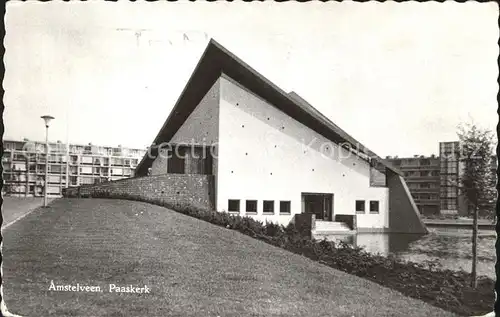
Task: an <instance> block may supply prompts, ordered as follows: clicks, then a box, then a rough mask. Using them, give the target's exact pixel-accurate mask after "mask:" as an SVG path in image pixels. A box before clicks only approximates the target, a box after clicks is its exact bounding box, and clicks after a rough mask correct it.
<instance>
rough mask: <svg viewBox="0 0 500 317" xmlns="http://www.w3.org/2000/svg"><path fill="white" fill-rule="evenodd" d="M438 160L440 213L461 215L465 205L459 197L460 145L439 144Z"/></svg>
mask: <svg viewBox="0 0 500 317" xmlns="http://www.w3.org/2000/svg"><path fill="white" fill-rule="evenodd" d="M439 160H440V202H441V205H440V206H441V213H459V211H462V212H460V213H463V212H464V210H463V208H465V203H464V199H463V197H461V195H460V192H459V188H458V186H457V185H458V184H459V183H460V174H461V169H462V167H461V163H460V143H459V142H458V141H452V142H439Z"/></svg>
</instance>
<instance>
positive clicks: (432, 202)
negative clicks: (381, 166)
mask: <svg viewBox="0 0 500 317" xmlns="http://www.w3.org/2000/svg"><path fill="white" fill-rule="evenodd" d="M460 155H461V150H460V143H459V142H458V141H451V142H439V156H437V157H436V156H430V157H428V156H422V155H420V156H418V155H415V156H414V157H409V158H398V157H390V156H388V157H386V160H387V161H388V162H390V163H391V164H392V165H394V166H395V167H398V168H399V169H400V170H401V171H402V172H403V173H404V178H405V180H406V183H407V184H408V188H409V190H410V192H411V194H412V196H413V199H414V201H415V204H416V205H417V207H418V209H419V211H420V213H421V214H459V215H466V214H467V203H466V202H465V198H464V196H463V194H461V193H460V190H459V187H458V185H459V184H460V178H461V174H462V173H463V166H462V163H461V162H460ZM491 169H492V171H493V172H494V173H495V174H496V170H497V158H496V156H493V157H492V165H491Z"/></svg>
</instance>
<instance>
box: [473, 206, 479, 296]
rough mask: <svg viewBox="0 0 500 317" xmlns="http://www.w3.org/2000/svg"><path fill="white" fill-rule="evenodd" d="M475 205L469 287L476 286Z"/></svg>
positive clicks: (475, 210) (476, 229) (476, 227)
mask: <svg viewBox="0 0 500 317" xmlns="http://www.w3.org/2000/svg"><path fill="white" fill-rule="evenodd" d="M477 216H478V212H477V207H476V206H475V207H474V218H473V221H472V272H471V287H473V288H476V287H477V272H476V271H477V268H476V266H477V231H478V225H477Z"/></svg>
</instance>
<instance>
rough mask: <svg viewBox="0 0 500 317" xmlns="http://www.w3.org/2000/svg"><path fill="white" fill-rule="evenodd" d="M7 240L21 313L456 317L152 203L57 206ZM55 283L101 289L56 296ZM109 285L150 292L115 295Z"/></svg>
mask: <svg viewBox="0 0 500 317" xmlns="http://www.w3.org/2000/svg"><path fill="white" fill-rule="evenodd" d="M3 235H4V246H3V255H4V263H3V273H4V281H3V282H4V284H3V286H4V296H5V301H6V303H7V307H8V308H9V310H10V311H11V312H12V313H15V314H19V315H22V316H141V317H142V316H221V317H223V316H336V317H343V316H345V317H351V316H355V317H361V316H370V317H376V316H383V317H389V316H409V317H411V316H416V317H422V316H425V317H433V316H454V314H452V313H449V312H445V311H443V310H441V309H439V308H435V307H432V306H430V305H428V304H426V303H424V302H421V301H418V300H415V299H411V298H408V297H404V296H403V295H401V294H400V293H398V292H396V291H393V290H390V289H387V288H384V287H382V286H380V285H378V284H375V283H372V282H369V281H367V280H364V279H362V278H358V277H356V276H352V275H348V274H346V273H343V272H340V271H337V270H334V269H332V268H329V267H327V266H323V265H321V264H319V263H316V262H314V261H311V260H309V259H307V258H305V257H302V256H299V255H296V254H292V253H290V252H287V251H284V250H282V249H279V248H277V247H273V246H271V245H268V244H266V243H264V242H261V241H258V240H255V239H252V238H250V237H248V236H245V235H243V234H240V233H238V232H235V231H232V230H228V229H224V228H221V227H217V226H214V225H212V224H209V223H207V222H203V221H200V220H197V219H194V218H191V217H188V216H185V215H182V214H179V213H176V212H174V211H171V210H169V209H166V208H163V207H159V206H154V205H150V204H147V203H141V202H134V201H125V200H107V199H59V200H56V201H54V202H53V203H52V204H51V207H50V208H48V209H41V208H40V209H37V210H35V211H34V212H32V213H31V214H29V215H27V216H26V217H25V218H23V219H21V220H20V221H18V222H16V223H14V224H13V225H11V226H10V227H9V228H7V229H6V230H5V231H4V232H3ZM51 280H53V281H54V283H55V284H58V285H61V284H72V285H76V283H79V284H84V285H98V286H100V287H101V289H103V292H98V293H87V292H56V291H50V290H49V286H50V282H51ZM109 284H117V285H121V286H127V285H129V284H132V285H137V286H144V285H147V286H148V287H149V288H150V289H151V293H150V294H126V293H122V294H119V293H110V292H108V289H109V287H108V285H109Z"/></svg>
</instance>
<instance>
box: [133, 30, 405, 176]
mask: <svg viewBox="0 0 500 317" xmlns="http://www.w3.org/2000/svg"><path fill="white" fill-rule="evenodd" d="M222 73H224V74H225V75H227V76H229V77H230V78H232V79H233V80H235V81H236V82H238V83H239V84H241V85H242V86H244V87H246V88H247V89H248V90H250V91H252V92H253V93H254V94H256V95H258V96H259V97H261V98H263V99H264V100H266V101H267V102H269V103H270V104H272V105H273V106H275V107H276V108H278V109H279V110H281V111H283V112H284V113H286V114H287V115H289V116H290V117H292V118H294V119H295V120H297V121H299V122H301V123H302V124H304V125H305V126H307V127H309V128H310V129H312V130H314V131H316V132H317V133H319V134H321V135H323V136H324V137H325V138H327V139H329V140H331V141H333V142H335V143H337V144H349V145H350V147H351V148H355V149H357V151H359V152H360V153H362V155H365V156H367V157H369V158H371V159H372V160H375V161H376V162H378V163H380V164H382V165H383V166H385V167H387V168H388V169H390V170H391V171H393V172H394V173H396V174H399V175H402V173H401V172H400V171H399V170H398V169H396V168H394V167H393V166H392V165H390V164H388V163H387V162H385V161H384V160H383V159H382V158H380V157H379V156H377V155H376V154H375V153H373V152H372V151H370V150H369V149H368V148H366V147H365V146H364V145H362V144H361V143H360V142H358V141H356V140H355V139H354V138H353V137H351V136H350V135H349V134H347V133H346V132H345V131H343V130H342V129H341V128H339V127H338V126H337V125H335V124H334V123H333V122H332V121H331V120H329V119H328V118H327V117H325V116H324V115H323V114H321V113H320V112H319V111H318V110H316V109H315V108H314V107H313V106H312V105H310V104H309V103H307V102H306V101H305V100H304V99H302V98H301V97H300V96H298V95H297V94H296V93H294V92H292V93H290V94H287V93H286V92H284V91H283V90H281V89H280V88H279V87H277V86H276V85H275V84H273V83H272V82H271V81H269V80H268V79H266V78H265V77H264V76H262V75H261V74H259V73H258V72H257V71H256V70H254V69H253V68H251V67H250V66H249V65H247V64H246V63H245V62H243V61H242V60H240V59H239V58H238V57H236V56H235V55H234V54H232V53H231V52H229V51H228V50H227V49H226V48H224V47H223V46H222V45H220V44H219V43H217V42H216V41H215V40H213V39H211V40H210V42H209V43H208V45H207V48H206V49H205V52H204V53H203V55H202V57H201V58H200V60H199V62H198V64H197V66H196V68H195V70H194V72H193V74H192V75H191V78H190V79H189V81H188V83H187V84H186V86H185V87H184V90H183V91H182V93H181V95H180V97H179V99H178V100H177V102H176V104H175V106H174V108H173V109H172V111H171V113H170V115H169V116H168V118H167V120H166V121H165V123H164V124H163V127H162V128H161V129H160V131H159V132H158V135H157V136H156V137H155V139H154V141H153V144H160V143H162V142H168V141H169V140H170V139H171V138H172V137H173V136H174V134H175V133H176V132H177V130H178V129H179V128H180V127H181V126H182V124H183V123H184V122H185V121H186V119H187V118H188V116H189V115H190V114H191V112H192V111H193V110H194V109H195V108H196V106H197V105H198V103H199V102H200V101H201V100H202V98H203V97H204V96H205V94H206V93H207V92H208V91H209V89H210V87H212V85H213V84H214V83H215V81H216V80H217V79H218V78H219V77H220V76H221V74H222ZM152 162H153V158H151V157H149V155H148V153H146V155H145V156H144V157H143V159H142V160H141V162H140V163H139V165H138V166H137V168H136V175H145V174H146V173H147V169H148V168H149V167H150V166H151V164H152Z"/></svg>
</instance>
